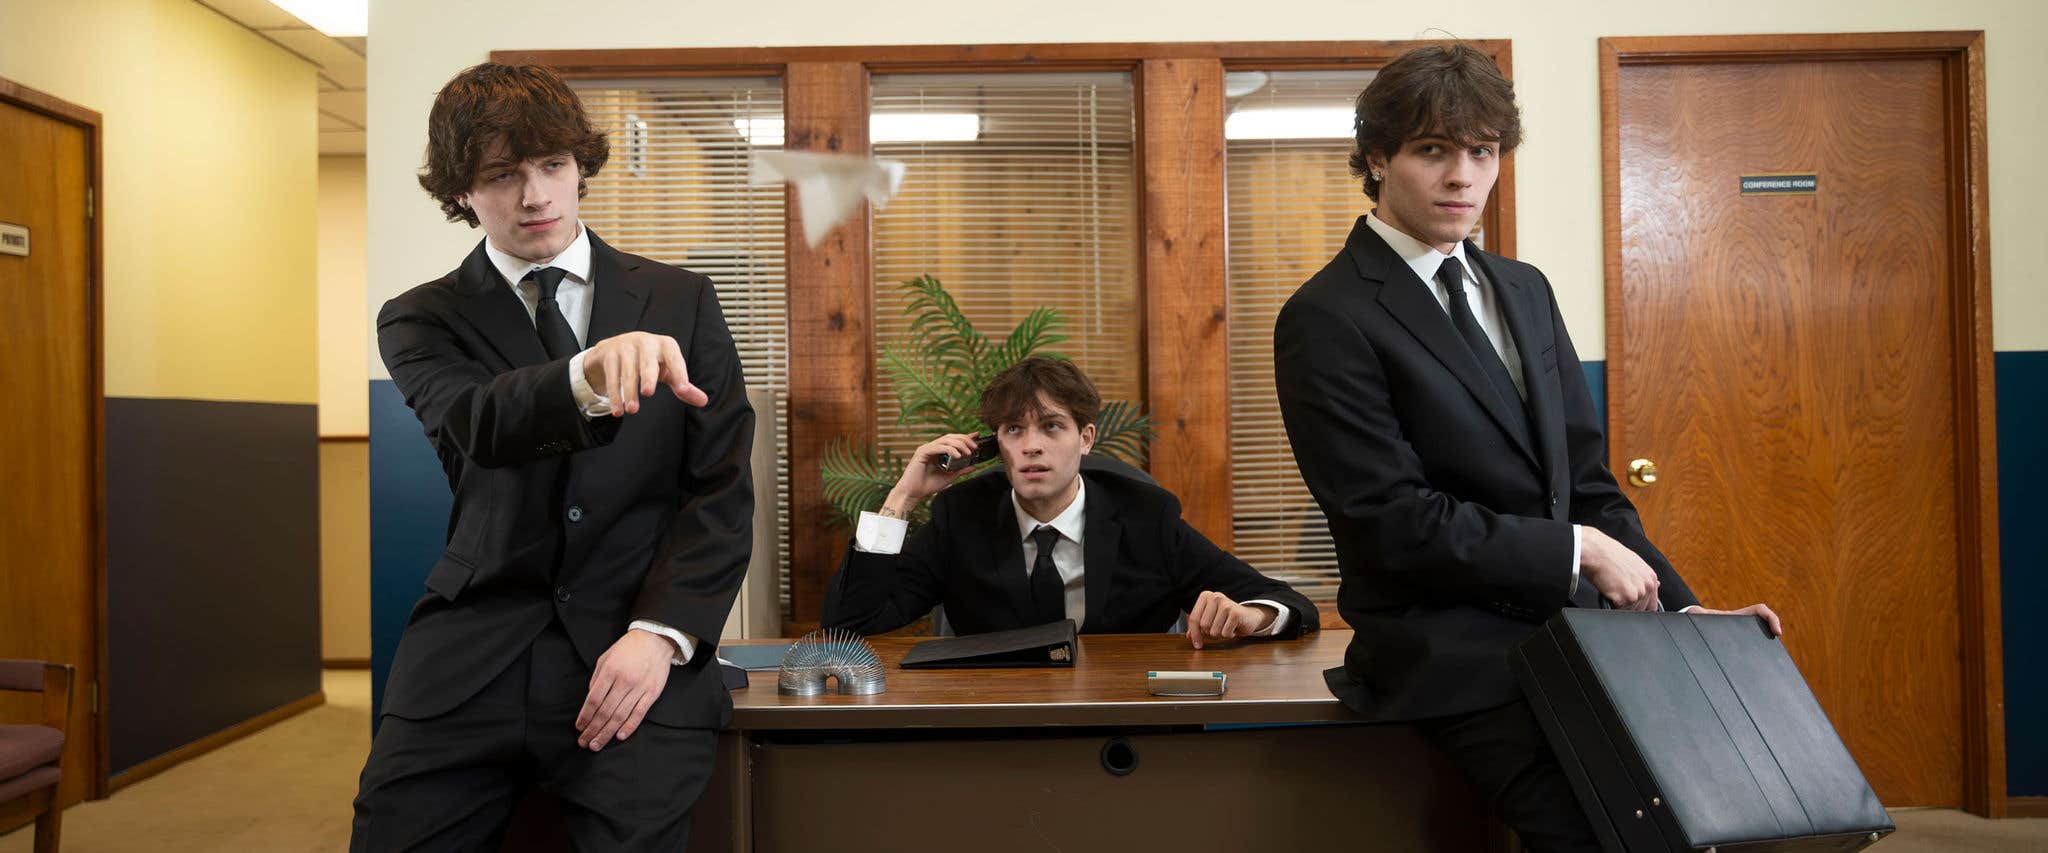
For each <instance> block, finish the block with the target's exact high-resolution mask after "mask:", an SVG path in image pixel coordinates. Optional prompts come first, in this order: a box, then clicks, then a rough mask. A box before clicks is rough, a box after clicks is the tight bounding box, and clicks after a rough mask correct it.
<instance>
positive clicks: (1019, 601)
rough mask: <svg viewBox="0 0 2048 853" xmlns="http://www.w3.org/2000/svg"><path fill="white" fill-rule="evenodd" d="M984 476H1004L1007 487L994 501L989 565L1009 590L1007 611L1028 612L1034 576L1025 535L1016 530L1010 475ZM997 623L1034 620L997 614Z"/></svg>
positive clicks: (1018, 623) (998, 581)
mask: <svg viewBox="0 0 2048 853" xmlns="http://www.w3.org/2000/svg"><path fill="white" fill-rule="evenodd" d="M985 476H991V477H1003V478H1004V479H1003V482H1004V484H1005V485H1004V487H1003V489H1002V490H1001V491H1000V492H999V493H998V494H1000V496H1001V500H998V501H995V502H994V503H995V507H994V509H995V514H994V516H993V517H992V518H991V520H990V524H989V528H988V546H989V560H988V565H989V566H991V567H992V570H993V571H994V572H995V573H996V588H997V589H1000V590H1003V591H1004V592H1007V593H1009V596H1010V605H1009V609H1008V613H1009V614H1011V615H1013V616H1014V615H1015V614H1027V613H1031V612H1032V603H1031V576H1030V574H1028V573H1027V572H1025V565H1024V537H1023V535H1022V534H1020V533H1018V531H1017V508H1016V507H1015V506H1014V505H1012V504H1011V503H1010V489H1009V486H1008V483H1009V478H1008V477H1007V476H1006V475H1004V474H1002V473H1000V472H990V473H989V474H987V475H985ZM990 621H992V622H994V623H996V624H1004V623H1012V622H1014V624H1015V625H1016V626H1019V627H1021V626H1024V625H1029V624H1031V620H1030V619H1029V618H997V619H992V620H990Z"/></svg>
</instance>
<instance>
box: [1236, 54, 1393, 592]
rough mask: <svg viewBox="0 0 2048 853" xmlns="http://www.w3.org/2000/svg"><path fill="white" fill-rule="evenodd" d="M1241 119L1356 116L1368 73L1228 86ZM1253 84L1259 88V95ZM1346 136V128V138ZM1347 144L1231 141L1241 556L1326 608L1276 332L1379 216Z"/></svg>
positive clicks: (1273, 76)
mask: <svg viewBox="0 0 2048 853" xmlns="http://www.w3.org/2000/svg"><path fill="white" fill-rule="evenodd" d="M1231 77H1232V82H1233V83H1236V82H1239V81H1242V85H1232V86H1230V88H1231V89H1232V90H1233V91H1239V90H1243V89H1249V90H1250V91H1249V93H1248V94H1244V95H1240V96H1238V97H1236V98H1234V99H1232V101H1231V102H1230V109H1231V110H1232V112H1233V113H1235V112H1237V111H1241V110H1260V109H1290V110H1300V109H1315V110H1348V109H1349V108H1350V107H1351V105H1352V103H1353V101H1354V99H1355V98H1356V97H1357V96H1358V93H1359V92H1360V91H1363V90H1364V89H1365V84H1366V83H1367V82H1369V81H1370V80H1371V79H1372V72H1370V71H1344V72H1322V71H1307V72H1255V73H1253V74H1251V75H1242V76H1241V75H1239V74H1233V75H1231ZM1253 84H1258V85H1256V87H1255V88H1254V87H1253ZM1339 132H1341V128H1340V129H1339ZM1350 152H1351V140H1350V139H1349V138H1348V137H1342V136H1334V135H1333V136H1329V137H1325V138H1313V139H1228V140H1226V142H1225V152H1224V156H1225V169H1226V174H1225V178H1224V187H1225V190H1224V192H1225V205H1226V206H1225V216H1226V218H1227V220H1228V232H1229V239H1230V249H1229V264H1228V269H1229V272H1228V275H1229V276H1230V284H1229V287H1230V346H1229V358H1230V375H1231V387H1232V389H1233V390H1232V394H1231V409H1230V418H1231V420H1230V458H1231V466H1230V475H1231V500H1232V504H1231V506H1232V519H1231V533H1232V536H1233V537H1234V543H1235V546H1234V550H1235V551H1236V553H1237V555H1238V557H1240V558H1242V559H1243V560H1245V561H1246V562H1248V563H1250V564H1252V565H1254V566H1257V567H1258V568H1259V569H1261V570H1263V571H1265V572H1267V573H1269V574H1272V575H1274V576H1275V577H1279V578H1283V579H1285V580H1287V581H1288V582H1290V583H1292V584H1294V585H1295V587H1296V588H1297V589H1300V590H1301V592H1302V594H1304V595H1307V596H1308V597H1309V598H1311V599H1315V600H1318V601H1330V600H1333V599H1335V598H1336V595H1337V585H1338V577H1337V554H1336V547H1335V545H1334V544H1333V543H1332V542H1331V540H1330V532H1329V527H1328V525H1327V524H1326V523H1325V521H1324V519H1323V514H1322V511H1321V509H1319V508H1318V507H1317V506H1316V503H1315V499H1314V498H1313V497H1311V496H1310V495H1309V491H1308V487H1307V486H1306V485H1304V484H1303V483H1302V481H1301V473H1300V469H1298V468H1297V467H1296V465H1295V460H1294V452H1293V450H1292V448H1291V447H1290V446H1289V445H1288V442H1287V431H1286V427H1285V425H1284V424H1283V423H1282V422H1281V418H1280V402H1279V398H1278V396H1277V394H1276V393H1275V391H1274V384H1273V322H1274V320H1275V319H1276V318H1277V317H1278V316H1279V313H1280V306H1282V305H1284V304H1285V303H1286V302H1287V299H1288V297H1290V296H1292V295H1294V291H1295V290H1296V289H1298V288H1299V287H1300V286H1301V284H1302V282H1304V281H1307V280H1308V278H1309V277H1310V276H1312V275H1314V274H1315V273H1316V271H1317V270H1318V269H1321V268H1322V266H1323V264H1325V263H1327V262H1328V261H1329V259H1330V257H1331V256H1332V255H1334V254H1336V252H1337V251H1338V249H1340V248H1342V247H1343V245H1344V238H1345V237H1346V236H1347V235H1349V234H1350V231H1351V226H1352V223H1353V222H1355V221H1356V219H1357V217H1358V216H1359V215H1360V214H1362V213H1364V212H1365V211H1366V210H1368V209H1370V208H1371V201H1370V200H1368V199H1367V198H1366V197H1365V195H1364V193H1363V192H1362V191H1361V190H1360V188H1359V184H1358V181H1357V180H1356V179H1354V178H1352V177H1351V174H1350V172H1349V171H1348V167H1347V166H1346V162H1345V161H1346V158H1347V157H1348V156H1349V155H1350Z"/></svg>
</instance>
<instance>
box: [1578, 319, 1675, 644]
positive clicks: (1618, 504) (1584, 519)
mask: <svg viewBox="0 0 2048 853" xmlns="http://www.w3.org/2000/svg"><path fill="white" fill-rule="evenodd" d="M1543 284H1544V289H1545V290H1546V291H1548V290H1550V282H1549V281H1545V282H1544V283H1543ZM1550 316H1551V322H1552V324H1553V327H1554V332H1553V333H1554V334H1555V335H1556V336H1557V378H1558V381H1559V382H1560V383H1561V384H1562V385H1563V386H1564V424H1565V426H1564V441H1565V454H1566V456H1567V458H1568V464H1569V467H1570V472H1571V490H1572V491H1571V495H1572V497H1571V501H1572V502H1571V509H1572V511H1571V517H1572V523H1573V524H1582V525H1585V526H1587V527H1592V528H1595V529H1598V530H1599V531H1600V532H1602V533H1605V534H1607V535H1608V536H1611V537H1613V538H1614V541H1616V542H1620V543H1621V544H1622V545H1624V546H1626V547H1627V548H1628V549H1629V550H1631V551H1634V552H1636V555H1637V556H1639V557H1642V558H1643V562H1645V563H1648V564H1649V565H1650V569H1651V570H1652V571H1655V572H1656V573H1657V584H1658V585H1657V598H1658V600H1659V601H1661V602H1663V604H1664V609H1665V610H1674V611H1675V610H1682V609H1684V608H1686V607H1690V606H1692V605H1695V604H1698V603H1700V602H1699V599H1698V598H1695V597H1693V594H1692V589H1691V588H1690V587H1687V586H1686V585H1685V579H1684V578H1681V577H1679V576H1678V570H1677V569H1675V568H1673V567H1672V566H1671V561H1670V560H1667V559H1665V557H1664V552H1662V551H1659V550H1657V546H1655V545H1652V544H1650V537H1649V535H1648V534H1646V533H1644V532H1643V520H1642V518H1641V517H1640V516H1638V515H1636V507H1635V504H1634V503H1631V502H1630V501H1629V499H1628V496H1627V495H1624V494H1622V492H1621V485H1620V484H1619V483H1617V482H1615V480H1614V473H1613V472H1612V471H1609V470H1608V469H1607V437H1606V434H1605V433H1604V432H1603V431H1602V430H1601V427H1600V412H1599V410H1598V409H1596V408H1594V407H1593V394H1592V391H1591V390H1590V389H1588V388H1587V386H1586V374H1585V371H1584V370H1582V369H1581V368H1580V367H1579V354H1578V351H1577V349H1575V348H1574V347H1573V346H1572V339H1571V335H1570V334H1568V333H1566V331H1565V328H1564V315H1563V314H1561V313H1559V312H1558V310H1557V296H1556V294H1555V292H1554V291H1553V292H1552V293H1551V297H1550ZM1579 582H1580V583H1589V581H1587V580H1586V579H1585V578H1583V577H1582V578H1580V579H1579Z"/></svg>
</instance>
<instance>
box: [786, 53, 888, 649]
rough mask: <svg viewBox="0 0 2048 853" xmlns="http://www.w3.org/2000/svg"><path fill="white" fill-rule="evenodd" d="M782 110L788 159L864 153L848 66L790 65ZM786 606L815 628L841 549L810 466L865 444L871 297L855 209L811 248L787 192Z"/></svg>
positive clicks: (869, 432)
mask: <svg viewBox="0 0 2048 853" xmlns="http://www.w3.org/2000/svg"><path fill="white" fill-rule="evenodd" d="M784 80H785V84H784V85H785V86H786V90H785V91H786V93H787V94H786V100H785V101H784V106H783V111H784V117H785V126H786V128H787V131H786V133H787V143H786V145H785V147H786V148H787V149H788V150H790V151H830V152H838V153H846V154H865V153H867V150H868V73H867V69H865V68H863V67H861V65H860V63H857V62H792V63H790V64H789V66H788V69H787V71H785V72H784ZM787 198H788V202H787V203H788V208H787V209H788V211H789V216H790V222H789V230H788V236H787V246H788V250H789V412H790V424H789V441H790V452H789V472H790V563H791V565H790V571H791V577H790V607H791V610H792V611H793V616H794V619H793V620H792V621H793V623H796V624H802V623H809V622H815V621H817V619H818V611H819V608H820V607H821V606H822V605H823V603H824V590H825V584H826V582H827V581H829V580H830V579H831V577H832V571H833V569H835V568H836V567H837V566H838V564H839V554H840V551H841V550H843V549H844V548H845V547H846V532H845V531H842V530H838V529H836V528H833V527H831V526H830V524H829V521H828V520H829V519H830V518H831V517H832V516H831V507H830V505H829V504H828V503H827V502H826V500H825V492H824V480H823V478H822V477H821V476H820V475H819V471H818V465H819V463H820V462H822V461H823V460H824V458H825V452H826V450H827V449H828V448H830V447H831V446H832V444H833V443H834V442H840V441H845V442H867V441H872V440H873V439H874V434H875V421H874V403H875V380H874V364H875V359H874V351H873V350H874V333H873V329H874V304H875V300H874V292H873V285H872V283H871V282H872V278H871V272H870V263H869V245H868V214H867V212H866V211H865V210H863V211H862V212H861V214H859V215H857V216H854V217H853V218H852V219H851V220H849V221H848V222H845V223H843V224H841V225H840V226H839V227H838V228H836V229H833V231H832V233H831V234H830V235H829V236H827V237H826V238H825V239H824V241H823V242H820V243H819V244H818V246H817V247H816V248H811V247H810V246H807V245H806V244H805V243H804V237H803V229H802V227H801V226H800V225H799V224H798V222H797V220H796V217H797V216H798V215H799V213H800V211H799V210H798V205H799V204H800V202H799V201H798V200H797V197H796V192H795V189H794V188H792V189H791V190H790V191H789V195H788V196H787Z"/></svg>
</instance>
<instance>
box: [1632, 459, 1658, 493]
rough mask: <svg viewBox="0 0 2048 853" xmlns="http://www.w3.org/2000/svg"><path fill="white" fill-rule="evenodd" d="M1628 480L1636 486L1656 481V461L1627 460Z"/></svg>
mask: <svg viewBox="0 0 2048 853" xmlns="http://www.w3.org/2000/svg"><path fill="white" fill-rule="evenodd" d="M1628 481H1629V482H1630V483H1633V484H1635V485H1636V486H1637V487H1638V488H1640V487H1643V486H1647V485H1650V484H1652V483H1655V482H1657V463H1655V462H1651V461H1650V460H1648V459H1631V460H1629V463H1628Z"/></svg>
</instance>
